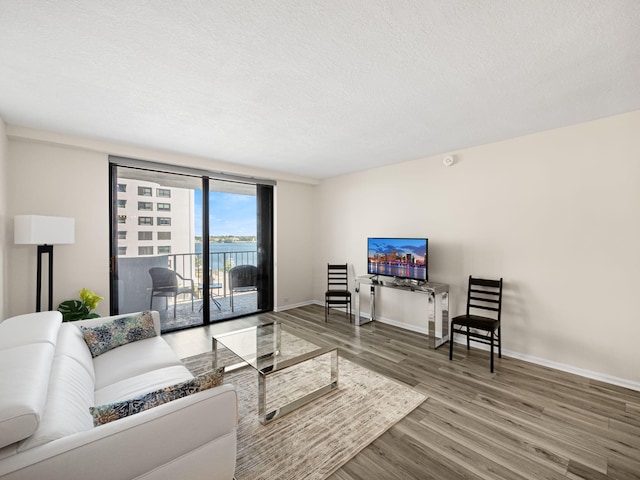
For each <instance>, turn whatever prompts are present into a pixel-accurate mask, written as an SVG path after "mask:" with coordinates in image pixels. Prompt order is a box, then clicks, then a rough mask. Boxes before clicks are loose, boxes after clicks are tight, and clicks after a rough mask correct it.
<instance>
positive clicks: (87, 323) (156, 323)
mask: <svg viewBox="0 0 640 480" xmlns="http://www.w3.org/2000/svg"><path fill="white" fill-rule="evenodd" d="M140 313H142V312H134V313H123V314H120V315H111V316H108V317H98V318H89V319H87V320H77V321H75V322H73V324H74V325H77V326H78V327H80V326H84V327H95V326H98V325H102V324H103V323H106V322H110V321H111V320H115V319H116V318H124V317H131V316H132V315H138V314H140ZM151 317H153V327H154V328H155V330H156V333H157V334H158V335H160V334H161V333H162V332H161V327H160V314H159V313H158V312H157V311H156V310H152V311H151Z"/></svg>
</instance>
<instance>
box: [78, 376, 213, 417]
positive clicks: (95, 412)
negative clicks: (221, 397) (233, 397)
mask: <svg viewBox="0 0 640 480" xmlns="http://www.w3.org/2000/svg"><path fill="white" fill-rule="evenodd" d="M223 379H224V368H218V369H214V370H209V371H208V372H205V373H203V374H201V375H198V376H197V377H195V378H193V379H191V380H187V381H185V382H182V383H177V384H175V385H171V386H168V387H164V388H161V389H160V390H156V391H155V392H150V393H145V394H144V395H140V396H139V397H136V398H133V399H131V400H123V401H122V402H115V403H108V404H106V405H100V406H99V407H90V408H89V411H90V412H91V415H92V416H93V425H94V426H96V427H97V426H98V425H103V424H105V423H109V422H112V421H114V420H118V419H119V418H124V417H128V416H129V415H133V414H135V413H139V412H144V411H145V410H149V409H150V408H153V407H157V406H158V405H162V404H163V403H167V402H171V401H172V400H177V399H178V398H182V397H186V396H187V395H191V394H193V393H197V392H202V391H204V390H208V389H209V388H213V387H216V386H218V385H220V384H221V383H222V381H223Z"/></svg>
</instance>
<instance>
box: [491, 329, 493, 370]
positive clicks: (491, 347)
mask: <svg viewBox="0 0 640 480" xmlns="http://www.w3.org/2000/svg"><path fill="white" fill-rule="evenodd" d="M491 373H493V330H491Z"/></svg>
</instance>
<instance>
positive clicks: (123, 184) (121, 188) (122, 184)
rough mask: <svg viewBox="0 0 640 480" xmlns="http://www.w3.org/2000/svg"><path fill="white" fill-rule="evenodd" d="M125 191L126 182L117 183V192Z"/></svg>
mask: <svg viewBox="0 0 640 480" xmlns="http://www.w3.org/2000/svg"><path fill="white" fill-rule="evenodd" d="M126 191H127V184H126V183H119V184H118V192H120V193H126Z"/></svg>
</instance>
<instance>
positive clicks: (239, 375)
mask: <svg viewBox="0 0 640 480" xmlns="http://www.w3.org/2000/svg"><path fill="white" fill-rule="evenodd" d="M183 362H184V363H185V365H186V366H187V368H189V370H190V371H191V372H192V373H194V374H198V373H202V372H203V371H206V370H208V369H210V368H211V366H212V356H211V353H204V354H201V355H196V356H193V357H189V358H186V359H183ZM339 372H340V376H339V387H338V389H336V390H334V391H332V392H330V393H329V394H327V395H325V396H323V397H321V398H318V399H316V400H314V401H312V402H311V403H309V404H307V405H305V406H303V407H301V408H299V409H297V410H295V411H293V412H291V413H289V414H288V415H285V416H283V417H282V418H279V419H277V420H274V421H273V422H272V423H270V424H268V425H262V424H260V422H259V421H258V400H257V391H258V380H257V372H256V371H255V370H253V369H251V368H249V367H245V368H241V369H238V370H234V371H231V372H227V373H225V383H232V384H234V385H235V387H236V390H237V392H238V415H239V424H238V453H237V466H236V475H235V476H236V479H237V480H255V479H283V480H294V479H324V478H327V477H328V476H329V475H331V474H332V473H333V472H334V471H336V470H337V469H338V468H340V467H341V466H342V465H344V464H345V463H346V462H348V461H349V460H350V459H351V458H353V457H354V456H355V455H356V454H357V453H358V452H359V451H360V450H362V449H363V448H365V447H366V446H367V445H369V444H370V443H371V442H373V441H374V440H375V439H376V438H378V437H379V436H380V435H382V434H383V433H384V432H385V431H387V430H388V429H389V428H391V427H392V426H393V425H394V424H396V423H397V422H398V421H399V420H401V419H402V418H403V417H404V416H406V415H407V414H409V413H410V412H411V411H412V410H413V409H415V408H416V407H417V406H418V405H420V404H421V403H422V402H423V401H424V400H425V399H426V397H425V396H424V395H423V394H421V393H419V392H417V391H415V390H413V389H411V388H409V387H407V386H405V385H402V384H400V383H397V382H395V381H394V380H391V379H389V378H387V377H384V376H382V375H379V374H377V373H375V372H372V371H371V370H368V369H366V368H363V367H360V366H359V365H356V364H355V363H353V362H350V361H348V360H345V359H342V358H339ZM283 379H284V380H283V383H284V384H287V383H289V382H290V381H291V379H290V378H286V377H283Z"/></svg>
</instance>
